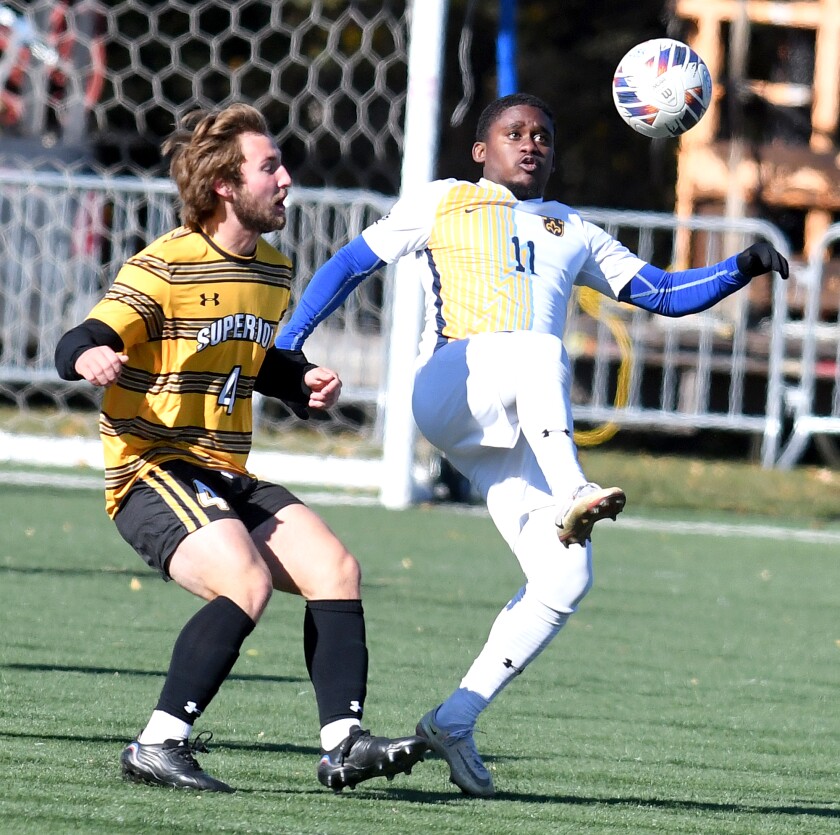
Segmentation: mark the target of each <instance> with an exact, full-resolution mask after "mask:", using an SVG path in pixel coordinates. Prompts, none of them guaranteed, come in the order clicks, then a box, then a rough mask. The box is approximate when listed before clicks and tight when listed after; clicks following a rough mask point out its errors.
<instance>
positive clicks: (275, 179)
mask: <svg viewBox="0 0 840 835" xmlns="http://www.w3.org/2000/svg"><path fill="white" fill-rule="evenodd" d="M239 141H240V143H241V148H242V155H243V157H244V158H245V161H244V162H243V163H242V168H241V169H240V170H241V172H242V184H241V185H239V186H237V187H236V188H234V189H233V200H232V202H231V209H232V211H233V213H234V215H235V216H236V219H237V220H238V221H239V223H240V224H241V225H242V227H243V228H244V229H247V230H248V231H250V232H258V233H259V234H263V233H264V232H274V231H277V230H280V229H282V228H283V227H284V226H285V225H286V207H285V205H284V201H285V200H286V196H287V195H288V193H289V186H290V185H291V184H292V178H291V177H290V176H289V172H288V171H287V170H286V168H285V167H284V166H283V163H282V162H281V161H280V149H279V148H278V147H277V145H276V143H275V142H274V140H273V139H271V138H269V137H268V136H264V135H263V134H259V133H245V134H243V135H242V136H241V137H240V138H239Z"/></svg>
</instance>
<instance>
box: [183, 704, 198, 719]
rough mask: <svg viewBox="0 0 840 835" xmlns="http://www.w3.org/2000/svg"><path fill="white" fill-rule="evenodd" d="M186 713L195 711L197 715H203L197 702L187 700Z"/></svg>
mask: <svg viewBox="0 0 840 835" xmlns="http://www.w3.org/2000/svg"><path fill="white" fill-rule="evenodd" d="M184 713H194V714H195V715H196V716H201V711H200V710H199V709H198V705H197V704H196V703H195V702H187V703H186V704H185V705H184Z"/></svg>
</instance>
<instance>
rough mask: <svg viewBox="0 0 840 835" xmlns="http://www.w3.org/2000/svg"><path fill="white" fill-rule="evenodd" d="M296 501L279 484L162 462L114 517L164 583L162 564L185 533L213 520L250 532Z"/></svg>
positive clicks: (296, 499) (128, 494) (123, 533)
mask: <svg viewBox="0 0 840 835" xmlns="http://www.w3.org/2000/svg"><path fill="white" fill-rule="evenodd" d="M290 504H303V502H301V500H300V499H299V498H298V497H297V496H295V495H294V494H292V493H290V492H289V491H288V490H287V489H286V488H285V487H281V486H280V485H279V484H272V483H271V482H268V481H260V480H259V479H256V478H251V477H250V476H241V475H234V474H232V473H224V472H220V471H218V470H209V469H207V468H206V467H201V466H198V465H196V464H191V463H190V462H188V461H180V460H179V461H167V462H166V463H164V464H160V465H158V466H157V467H155V468H154V469H153V470H151V471H150V472H148V473H147V474H146V475H145V476H144V477H143V478H141V479H140V480H139V481H138V482H137V483H136V484H135V485H134V486H133V487H132V488H131V489H130V490H129V491H128V493H127V495H126V497H125V498H124V499H123V500H122V502H121V504H120V509H119V510H118V511H117V515H116V516H115V517H114V521H115V522H116V524H117V530H119V532H120V534H121V535H122V538H123V539H124V540H125V541H126V542H127V543H128V544H129V545H131V547H132V548H134V550H135V551H137V553H138V554H140V556H141V557H143V559H144V560H145V561H146V562H147V563H148V564H149V565H150V566H151V567H152V568H156V569H157V570H158V571H159V572H160V573H161V574H162V575H163V578H164V579H165V580H168V579H169V574H168V571H167V562H168V560H169V558H170V557H171V556H172V554H173V553H174V552H175V549H176V548H177V547H178V545H179V544H180V543H181V540H182V539H184V537H185V536H187V535H188V534H191V533H193V531H197V530H198V529H199V528H202V527H204V525H207V524H209V523H210V522H215V521H216V520H217V519H239V520H240V521H241V522H242V524H243V525H245V527H246V528H247V529H248V530H249V531H253V530H254V529H255V528H256V527H258V526H259V525H261V524H262V523H263V522H265V521H266V520H268V519H271V518H272V517H273V516H274V515H275V514H276V513H277V511H278V510H281V509H282V508H284V507H287V506H288V505H290Z"/></svg>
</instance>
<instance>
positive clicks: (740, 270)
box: [618, 241, 789, 316]
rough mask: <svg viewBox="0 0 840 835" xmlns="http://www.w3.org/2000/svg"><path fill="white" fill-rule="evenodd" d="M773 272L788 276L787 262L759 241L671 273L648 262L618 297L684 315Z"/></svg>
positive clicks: (648, 308)
mask: <svg viewBox="0 0 840 835" xmlns="http://www.w3.org/2000/svg"><path fill="white" fill-rule="evenodd" d="M771 271H775V272H777V273H779V275H780V276H781V277H782V278H787V277H788V274H789V268H788V262H787V260H786V259H785V257H784V256H783V255H781V253H779V252H778V251H777V250H776V249H775V248H774V247H773V246H771V245H770V244H768V243H766V242H764V241H760V242H758V243H755V244H753V245H752V246H750V247H748V248H747V249H745V250H744V251H743V252H741V253H739V254H738V255H733V256H732V257H731V258H727V259H726V260H725V261H721V262H720V263H718V264H712V265H711V266H708V267H696V268H694V269H690V270H681V271H679V272H673V273H669V272H665V271H664V270H660V269H659V268H658V267H654V266H652V265H651V264H645V266H643V267H642V268H641V269H640V270H639V272H638V273H637V274H636V275H635V276H633V278H631V279H630V281H629V282H628V283H627V284H625V285H624V287H623V288H622V290H621V291H620V292H619V294H618V299H619V301H622V302H627V303H628V304H632V305H635V306H636V307H641V308H643V309H644V310H649V311H651V312H653V313H659V314H661V315H663V316H685V315H687V314H689V313H698V312H700V311H701V310H706V309H707V308H709V307H711V306H712V305H713V304H715V303H716V302H719V301H720V300H721V299H724V298H726V297H727V296H729V295H731V294H732V293H734V292H736V291H737V290H739V289H740V288H741V287H744V286H745V285H746V284H749V282H750V280H751V279H753V278H755V277H756V276H759V275H764V273H769V272H771Z"/></svg>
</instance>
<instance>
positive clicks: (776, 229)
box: [0, 0, 840, 478]
mask: <svg viewBox="0 0 840 835" xmlns="http://www.w3.org/2000/svg"><path fill="white" fill-rule="evenodd" d="M433 10H434V11H433ZM421 13H422V15H424V16H426V17H427V20H428V16H429V15H433V14H436V15H437V16H436V17H435V18H434V19H433V25H431V26H430V25H427V26H426V28H425V29H423V27H420V26H417V25H416V24H417V19H418V17H419V16H420V15H421ZM430 30H431V31H430ZM663 36H669V37H674V38H678V39H680V40H684V41H686V42H688V43H690V44H691V45H692V46H693V47H694V48H695V49H696V50H697V51H698V52H699V54H700V55H701V56H702V57H703V58H704V59H705V60H706V63H707V64H708V65H709V68H710V71H711V73H712V77H713V79H714V84H715V87H714V100H713V105H712V107H711V109H710V111H709V112H708V113H707V114H706V116H705V117H704V119H703V120H702V121H701V122H700V124H699V125H698V126H697V127H696V128H695V129H693V130H692V131H690V132H689V133H688V134H686V135H684V136H683V137H682V138H681V139H680V140H649V139H647V138H645V137H642V136H640V135H638V134H636V133H634V132H633V131H632V130H630V129H629V128H628V127H627V126H626V125H625V124H624V123H623V122H622V121H621V119H620V118H619V117H618V115H617V113H616V111H615V108H614V105H613V102H612V93H611V87H610V85H611V80H612V74H613V72H614V70H615V67H616V65H617V64H618V62H619V60H620V59H621V57H622V56H623V54H624V53H625V52H626V51H627V50H628V49H629V48H630V47H631V46H633V45H634V44H636V43H638V42H640V41H643V40H647V39H649V38H654V37H663ZM421 38H422V41H423V43H428V46H427V47H422V46H421V47H418V44H419V42H420V39H421ZM438 44H439V54H438ZM412 47H414V48H415V50H418V49H419V50H420V51H422V49H424V48H426V49H428V52H427V54H422V55H420V56H419V58H418V54H417V53H416V52H415V54H414V56H413V60H414V62H415V63H414V64H412V63H411V59H412ZM410 66H411V67H413V68H414V69H413V70H410ZM412 72H414V73H415V74H416V75H415V77H414V78H412ZM838 76H840V0H665V2H663V0H637V2H636V3H633V4H615V3H606V2H603V1H602V0H563V2H559V0H558V1H557V2H546V1H545V0H541V1H540V2H536V0H488V2H477V0H448V2H444V0H429V2H428V3H427V2H422V3H421V0H415V2H414V3H412V2H410V0H385V2H369V0H351V2H347V1H346V0H344V2H342V1H341V0H313V2H303V0H278V1H276V2H270V1H269V0H243V2H225V3H222V2H216V1H215V0H195V2H187V0H171V1H170V2H143V0H65V2H56V0H32V2H24V0H4V2H3V3H0V421H1V422H0V426H2V427H3V430H2V431H8V432H10V433H12V435H14V436H15V437H22V436H24V435H29V434H31V433H34V434H35V435H39V434H43V433H46V434H48V435H50V436H67V437H71V438H74V437H76V436H77V435H79V434H81V435H83V436H84V435H85V434H90V424H91V421H90V415H89V413H90V411H91V410H95V408H96V399H95V396H93V395H92V394H91V393H90V392H89V391H87V390H86V389H84V388H83V387H79V386H67V385H66V384H61V383H60V382H59V381H58V380H57V378H56V377H55V373H54V371H53V369H52V351H53V349H54V345H55V341H56V339H57V338H58V336H59V335H60V333H61V332H62V331H63V330H64V329H66V328H67V327H70V326H72V325H73V324H75V323H76V322H78V321H79V320H80V319H81V318H83V317H84V315H85V314H86V312H87V310H89V309H90V307H91V306H92V304H93V302H94V301H95V300H96V298H98V297H99V295H101V293H102V292H103V291H104V288H105V287H107V286H108V284H110V282H111V281H112V280H113V277H114V275H115V272H116V269H118V267H119V265H120V264H121V263H122V261H123V260H125V258H126V257H128V256H129V255H131V254H133V252H135V251H137V250H138V249H139V248H141V247H142V246H143V245H145V243H147V242H149V241H151V240H152V239H153V238H154V237H156V236H157V235H158V234H161V233H162V232H163V231H165V230H166V229H167V228H170V227H171V226H173V225H176V224H177V210H176V208H175V206H174V200H173V197H174V195H173V192H172V187H171V184H170V183H169V182H168V180H167V179H166V175H167V169H166V165H165V162H164V161H163V160H162V159H161V156H160V151H159V148H160V143H161V140H162V139H163V138H164V137H165V136H166V135H167V134H168V133H169V132H170V131H171V130H172V128H173V126H174V124H175V122H176V120H177V119H178V117H179V116H181V115H183V114H184V113H186V112H188V111H189V110H192V109H194V108H196V107H209V106H214V105H224V104H227V103H230V102H232V101H247V102H250V103H253V104H255V105H256V106H257V107H259V108H260V109H261V110H263V111H264V113H265V114H266V116H267V117H268V119H269V122H270V125H271V127H272V130H273V131H274V132H275V133H276V135H277V137H278V140H279V142H280V143H281V146H282V148H283V153H284V155H285V159H286V164H287V166H288V167H289V169H290V171H291V172H292V176H293V177H294V180H295V190H294V193H293V205H292V207H291V209H292V211H291V212H290V222H289V227H288V228H287V230H286V231H285V232H284V233H283V235H282V236H281V237H280V238H279V239H278V240H277V241H276V243H277V244H278V245H279V246H280V247H281V248H283V249H284V250H285V251H287V252H288V253H289V254H290V255H291V256H292V257H293V259H294V261H295V265H296V269H297V281H298V284H297V288H296V292H299V289H300V287H301V286H302V285H303V284H305V282H306V280H308V278H309V275H311V272H312V271H313V270H314V269H315V268H316V267H317V266H318V265H319V264H320V263H321V262H322V261H323V260H325V258H326V257H328V255H329V254H330V253H331V252H332V251H334V250H335V249H336V248H337V247H338V246H340V245H341V244H342V243H343V242H345V241H346V240H347V238H348V237H350V236H352V235H354V234H357V233H358V231H360V230H361V228H363V227H364V225H366V224H367V223H369V222H371V220H373V219H375V218H376V217H378V216H379V215H381V214H382V213H384V212H385V211H387V208H388V206H389V205H390V204H391V202H392V201H393V199H394V198H395V197H396V196H397V195H398V194H399V192H400V189H401V187H402V186H404V185H405V184H406V181H407V179H410V176H411V175H413V176H414V178H415V179H417V178H419V179H424V178H425V179H428V178H430V177H434V176H452V177H459V178H464V179H475V178H476V177H477V176H479V173H480V172H479V171H478V169H477V167H476V166H475V165H474V164H473V163H472V162H471V160H470V154H469V151H470V147H471V145H472V141H473V133H474V127H475V122H476V120H477V118H478V115H479V113H480V112H481V110H482V109H483V108H484V106H486V105H487V104H488V103H489V102H490V101H491V100H492V99H493V98H495V97H496V96H497V95H499V94H503V93H507V92H513V91H526V92H530V93H534V94H536V95H538V96H540V97H542V98H543V99H545V100H546V102H548V104H549V105H550V106H551V107H552V109H553V110H554V113H555V115H556V117H557V124H558V139H557V149H558V167H557V171H556V173H555V174H554V176H553V178H552V181H551V182H550V184H549V189H548V194H547V196H548V197H550V198H553V199H558V200H561V201H562V202H565V203H569V204H571V205H573V206H575V207H582V208H583V209H584V211H585V213H586V215H587V216H588V217H590V218H591V219H592V220H593V221H594V222H597V223H599V224H600V225H603V226H605V227H606V228H607V229H608V230H609V231H610V232H612V233H613V234H615V235H617V236H618V237H619V238H620V239H621V240H622V241H623V242H624V243H626V244H627V245H628V246H630V247H631V248H633V249H635V250H636V251H637V252H639V254H640V255H641V256H642V257H644V258H646V259H647V260H650V261H652V262H653V263H656V264H657V265H658V266H662V267H666V268H667V267H672V268H682V267H686V266H691V265H693V264H696V263H706V262H709V261H711V260H718V259H719V258H722V257H725V256H726V255H729V254H732V253H733V252H736V251H738V249H740V248H742V247H743V246H745V245H748V244H749V243H751V242H752V241H754V240H756V239H762V238H763V239H767V240H771V241H772V242H773V243H774V244H776V245H777V246H778V247H779V248H780V249H782V251H784V252H785V253H786V254H788V255H789V256H790V259H791V262H792V265H793V275H792V278H791V280H790V281H789V282H787V283H786V284H785V285H782V284H781V282H779V281H778V280H776V281H768V280H763V281H757V282H754V283H753V286H751V287H750V290H749V291H748V292H746V293H743V294H738V296H737V297H735V299H734V300H733V301H731V302H729V303H728V304H725V305H721V306H719V307H718V308H716V309H715V310H714V311H711V312H709V313H707V314H703V315H701V316H696V317H688V318H689V320H690V321H686V322H681V323H678V324H674V323H666V324H663V323H661V322H656V321H654V320H653V319H651V317H648V316H647V315H646V314H643V313H642V312H639V311H629V310H626V309H624V308H623V307H622V306H620V305H607V304H606V303H604V302H602V301H598V300H594V299H591V298H590V299H588V298H586V297H585V296H581V297H580V299H579V300H578V301H579V304H578V305H577V306H576V308H575V310H574V311H573V312H572V315H571V318H570V323H569V330H568V331H567V335H568V344H569V348H570V351H571V352H572V354H573V358H574V362H575V377H576V390H575V401H576V414H577V416H578V420H579V421H580V424H581V432H580V439H579V440H580V443H582V444H588V443H592V444H606V443H613V444H616V443H618V444H620V443H622V439H627V438H630V439H632V442H633V443H634V444H635V443H641V442H645V443H647V442H650V443H653V444H654V445H655V446H659V447H661V448H664V447H667V446H669V445H670V446H673V447H674V448H679V447H680V446H681V445H684V444H686V443H687V444H689V445H690V446H691V447H692V448H693V449H694V450H698V449H700V450H702V449H704V448H706V449H708V450H709V451H710V453H715V454H725V455H730V456H737V457H743V458H745V459H749V460H755V461H758V462H760V463H761V464H762V465H763V466H765V467H791V466H794V465H796V464H797V463H799V462H802V461H809V460H817V461H820V462H823V463H827V464H829V465H831V466H835V465H837V463H838V461H840V455H838V454H837V451H836V449H835V444H834V437H835V436H836V434H837V433H840V370H838V369H840V353H839V351H840V348H838V346H840V341H839V340H838V338H837V332H838V327H837V311H838V287H840V268H837V267H836V260H837V259H836V256H837V244H836V239H837V238H838V237H840V231H838V230H837V229H836V228H835V221H836V218H837V212H838V211H840V178H839V177H838V173H837V159H836V157H837V152H838V109H839V108H840V79H839V78H838ZM412 90H415V94H414V95H412ZM417 91H419V92H417ZM424 107H425V110H424ZM407 119H411V120H412V121H411V124H413V125H414V128H412V131H413V132H412V133H411V134H409V135H407V134H406V125H407ZM412 139H414V140H415V143H414V144H420V145H421V146H423V147H422V148H421V151H420V153H419V155H418V152H417V150H416V148H412ZM393 292H394V273H393V271H386V272H384V273H383V275H382V276H380V277H378V278H377V279H372V280H370V281H368V282H366V283H365V284H364V285H363V290H362V291H361V292H360V293H359V294H357V295H356V296H354V298H353V299H352V300H351V301H348V304H347V305H346V306H345V308H344V309H343V310H342V311H341V313H340V314H339V315H338V316H336V317H334V320H331V322H330V327H329V328H328V327H324V328H322V329H321V330H320V331H319V332H318V336H319V339H318V340H313V342H312V343H310V346H311V347H310V351H309V352H310V354H311V355H314V356H315V357H316V359H317V360H318V361H320V362H324V363H325V364H328V363H330V362H332V363H333V364H335V365H337V366H339V367H340V369H341V370H342V372H343V374H344V376H345V381H346V388H345V391H346V395H347V396H346V403H345V404H344V405H343V406H342V408H341V409H340V410H336V412H335V413H334V414H332V415H331V416H330V418H329V420H328V425H327V426H325V427H323V429H322V430H321V429H319V428H318V427H316V428H315V429H314V430H313V429H312V428H310V429H309V430H307V431H309V432H314V433H315V438H314V442H315V446H316V448H317V449H318V450H319V452H320V454H324V451H325V450H327V451H328V452H330V453H333V452H336V450H337V446H342V447H346V450H343V451H344V452H347V454H349V455H372V456H373V457H374V458H377V459H381V458H382V457H383V452H382V445H383V438H384V437H385V436H386V435H387V432H388V429H387V427H388V420H389V415H388V408H387V407H388V399H389V398H388V394H389V383H388V374H389V361H390V360H391V358H393V357H396V356H399V352H395V348H394V339H395V324H394V321H393V316H392V311H393V309H394V296H393ZM741 296H743V298H741ZM402 324H405V325H407V326H406V327H405V328H404V330H406V331H407V332H408V337H409V338H410V339H412V340H413V338H414V337H413V334H412V329H413V327H414V322H413V320H411V319H409V321H408V322H407V323H405V322H404V323H402ZM396 329H397V330H399V329H401V326H400V325H398V327H397V328H396ZM391 371H393V369H391ZM391 401H392V407H393V402H394V399H393V398H391ZM258 407H259V408H258V418H259V419H258V429H259V430H260V432H261V433H264V434H265V436H266V437H267V438H268V439H269V441H270V442H271V443H272V444H276V443H278V440H277V439H278V438H280V437H282V438H285V437H286V435H287V434H288V433H287V432H286V430H287V429H288V428H289V427H290V426H292V425H293V418H291V416H289V415H288V414H287V413H286V412H285V411H284V410H283V408H282V406H279V405H277V404H271V403H261V404H258ZM400 420H402V421H403V422H405V418H404V417H403V418H400ZM619 429H621V430H622V432H619ZM587 433H589V434H587ZM336 438H344V439H345V441H344V442H342V443H338V442H337V441H336V440H335V439H336ZM404 439H408V442H409V443H411V444H416V443H417V442H416V438H415V437H414V435H413V434H412V430H411V427H410V426H409V427H404ZM650 439H652V440H650ZM286 442H287V441H286V440H284V441H283V443H286ZM400 442H401V443H403V442H404V441H400ZM304 446H306V444H304ZM386 446H387V444H386ZM360 450H361V452H360ZM339 452H342V450H339ZM384 456H385V457H387V451H386V453H384ZM414 458H415V459H417V460H419V459H420V458H422V455H421V454H420V452H417V453H416V454H415V456H414ZM424 466H425V465H424ZM432 466H433V467H434V466H436V465H435V464H434V463H433V464H432ZM414 477H415V478H416V472H415V475H414Z"/></svg>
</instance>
